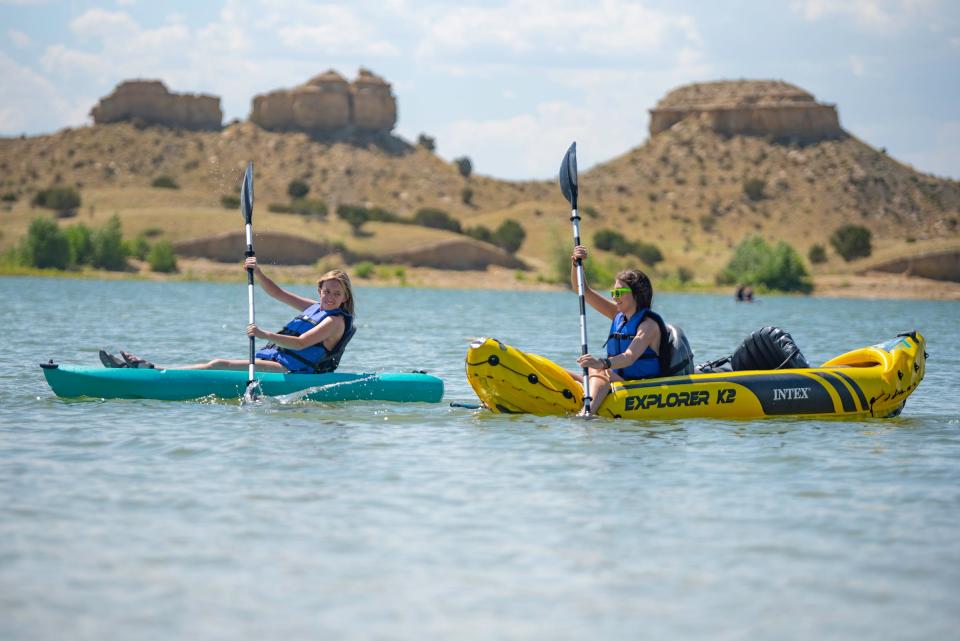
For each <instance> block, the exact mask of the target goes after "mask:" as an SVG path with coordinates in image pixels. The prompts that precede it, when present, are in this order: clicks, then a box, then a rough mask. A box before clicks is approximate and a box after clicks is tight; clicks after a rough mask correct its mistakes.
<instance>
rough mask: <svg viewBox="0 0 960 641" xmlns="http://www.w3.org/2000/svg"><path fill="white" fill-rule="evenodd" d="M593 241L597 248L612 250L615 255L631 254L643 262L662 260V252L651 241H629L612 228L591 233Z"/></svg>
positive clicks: (655, 262) (651, 262)
mask: <svg viewBox="0 0 960 641" xmlns="http://www.w3.org/2000/svg"><path fill="white" fill-rule="evenodd" d="M593 243H594V244H595V245H596V246H597V249H602V250H603V251H609V252H613V253H614V254H616V255H617V256H627V255H628V254H629V255H633V256H636V257H637V258H639V259H640V260H642V261H643V262H644V263H645V264H647V265H650V266H651V267H652V266H653V265H656V264H657V263H659V262H661V261H663V253H662V252H661V251H660V248H659V247H657V246H656V245H653V244H651V243H645V242H643V241H639V240H638V241H635V242H634V241H630V240H627V238H626V237H625V236H624V235H623V234H621V233H620V232H618V231H614V230H612V229H601V230H600V231H598V232H597V233H596V234H594V235H593Z"/></svg>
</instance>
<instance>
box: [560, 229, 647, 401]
mask: <svg viewBox="0 0 960 641" xmlns="http://www.w3.org/2000/svg"><path fill="white" fill-rule="evenodd" d="M578 258H579V259H581V260H586V259H587V248H586V247H584V246H583V245H578V246H577V247H575V248H574V249H573V256H572V257H571V259H572V260H573V263H574V267H573V269H572V270H571V272H570V278H571V280H572V282H573V289H574V291H576V290H577V272H576V261H577V259H578ZM584 285H585V291H584V299H585V300H586V302H587V303H589V304H590V306H591V307H593V308H594V309H595V310H597V311H598V312H600V313H601V314H603V315H604V316H606V317H607V318H609V319H610V320H611V324H610V334H609V336H608V338H607V341H606V348H607V355H606V356H605V357H597V356H594V355H593V354H585V355H583V356H581V357H580V358H578V359H577V363H579V364H580V366H581V367H586V368H589V371H590V396H591V398H592V400H591V403H590V413H591V414H596V413H597V410H598V409H599V408H600V405H602V404H603V400H604V399H605V398H606V397H607V394H608V393H609V392H610V383H611V382H613V381H629V380H634V379H640V378H653V377H656V376H659V375H660V373H661V371H662V364H661V359H660V352H661V348H662V346H661V339H662V338H663V337H664V336H665V330H664V326H663V319H662V318H660V316H659V315H658V314H656V313H654V312H653V311H652V310H651V309H650V305H651V303H652V301H653V285H652V284H651V283H650V278H649V277H647V275H646V274H644V273H643V272H642V271H639V270H636V269H627V270H624V271H622V272H620V273H619V274H617V279H616V280H615V281H614V283H613V289H612V290H610V296H611V298H605V297H604V296H602V295H601V294H600V293H599V292H597V291H596V290H595V289H593V288H591V287H590V286H589V285H586V283H584ZM574 376H575V377H576V378H577V379H578V380H580V381H581V382H582V381H583V377H582V375H578V374H576V373H574Z"/></svg>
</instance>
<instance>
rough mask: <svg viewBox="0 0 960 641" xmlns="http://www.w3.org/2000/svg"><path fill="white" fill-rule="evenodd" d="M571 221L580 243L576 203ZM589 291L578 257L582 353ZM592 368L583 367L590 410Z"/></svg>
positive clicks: (586, 403)
mask: <svg viewBox="0 0 960 641" xmlns="http://www.w3.org/2000/svg"><path fill="white" fill-rule="evenodd" d="M570 221H571V222H572V223H573V246H574V247H577V246H578V245H580V214H579V213H578V212H577V208H576V205H574V207H573V209H572V210H571V213H570ZM586 291H587V282H586V278H585V277H584V274H583V261H582V260H580V259H579V258H578V259H577V293H578V294H579V296H580V355H581V356H585V355H586V354H587V307H586V299H585V298H584V293H585V292H586ZM592 400H593V399H591V398H590V368H589V367H584V368H583V409H584V410H586V411H587V412H589V411H590V402H591V401H592Z"/></svg>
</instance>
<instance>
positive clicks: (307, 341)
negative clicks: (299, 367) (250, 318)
mask: <svg viewBox="0 0 960 641" xmlns="http://www.w3.org/2000/svg"><path fill="white" fill-rule="evenodd" d="M346 328H347V325H346V322H345V321H344V320H343V317H342V316H328V317H326V318H324V319H323V320H322V321H321V322H320V323H319V324H318V325H317V326H316V327H314V328H313V329H311V330H309V331H307V332H304V333H303V334H301V335H300V336H287V335H286V334H277V333H276V332H267V331H264V330H262V329H260V328H259V327H257V326H256V325H253V324H251V325H247V336H255V337H256V338H265V339H267V340H268V341H270V342H271V343H276V344H277V345H279V346H280V347H286V348H287V349H293V350H300V349H306V348H307V347H310V346H312V345H316V344H318V343H323V342H325V341H327V340H328V339H330V338H336V339H337V340H338V341H339V340H340V338H341V337H342V336H343V332H344V331H345V330H346Z"/></svg>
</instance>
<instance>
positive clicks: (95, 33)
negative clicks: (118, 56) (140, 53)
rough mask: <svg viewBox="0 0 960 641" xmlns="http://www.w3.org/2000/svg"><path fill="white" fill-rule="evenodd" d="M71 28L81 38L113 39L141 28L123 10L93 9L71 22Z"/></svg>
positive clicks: (129, 34) (125, 37) (123, 37)
mask: <svg viewBox="0 0 960 641" xmlns="http://www.w3.org/2000/svg"><path fill="white" fill-rule="evenodd" d="M70 30H71V31H73V32H74V33H75V34H77V36H79V37H80V38H92V39H97V38H99V39H104V40H107V39H111V38H122V39H129V37H130V36H131V35H133V34H135V33H136V32H137V31H139V30H140V27H139V26H138V25H137V23H136V21H135V20H134V19H133V18H132V17H130V15H129V14H127V13H124V12H123V11H104V10H103V9H91V10H90V11H87V12H86V13H83V14H81V15H79V16H77V17H76V18H74V19H73V20H72V21H71V22H70Z"/></svg>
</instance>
